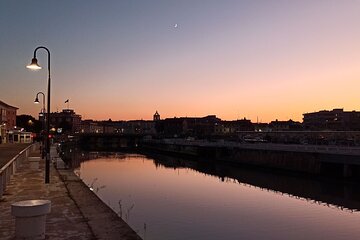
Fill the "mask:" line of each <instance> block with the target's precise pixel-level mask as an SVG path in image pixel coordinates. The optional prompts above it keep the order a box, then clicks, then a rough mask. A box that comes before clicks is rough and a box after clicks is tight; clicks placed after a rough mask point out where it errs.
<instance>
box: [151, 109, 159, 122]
mask: <svg viewBox="0 0 360 240" xmlns="http://www.w3.org/2000/svg"><path fill="white" fill-rule="evenodd" d="M153 120H154V121H160V114H159V113H158V111H156V112H155V114H154V118H153Z"/></svg>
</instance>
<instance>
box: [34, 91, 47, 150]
mask: <svg viewBox="0 0 360 240" xmlns="http://www.w3.org/2000/svg"><path fill="white" fill-rule="evenodd" d="M39 94H41V95H42V96H43V107H42V109H41V113H40V117H42V119H41V128H42V130H43V134H42V141H41V143H42V151H41V156H42V157H44V154H43V153H44V152H45V151H44V149H45V150H46V147H45V132H46V129H45V123H46V121H45V94H44V93H43V92H38V93H37V94H36V97H35V101H34V103H35V104H39V103H40V102H39Z"/></svg>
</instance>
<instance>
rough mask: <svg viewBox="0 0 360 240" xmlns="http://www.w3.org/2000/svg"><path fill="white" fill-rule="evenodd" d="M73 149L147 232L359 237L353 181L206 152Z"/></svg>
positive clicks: (112, 202) (85, 169)
mask: <svg viewBox="0 0 360 240" xmlns="http://www.w3.org/2000/svg"><path fill="white" fill-rule="evenodd" d="M73 157H74V161H73V162H72V164H73V166H74V167H76V166H80V168H79V169H78V172H79V174H80V176H81V178H83V180H84V182H86V183H87V184H88V185H89V186H90V185H91V187H92V188H93V190H94V191H95V192H97V194H98V195H99V196H100V197H101V198H102V199H103V201H104V202H105V203H107V204H108V205H109V206H111V207H112V208H113V209H114V211H115V212H117V213H118V214H119V215H120V216H122V218H123V219H125V220H126V221H127V222H128V223H129V224H130V225H131V226H132V227H133V228H134V229H135V230H137V231H138V232H139V234H140V235H142V236H146V239H240V238H241V239H307V238H309V239H316V238H328V239H354V238H359V237H360V230H359V229H358V227H357V226H358V224H359V223H360V216H359V214H358V212H357V211H358V210H359V209H360V200H359V199H360V194H359V191H360V190H359V187H358V185H357V184H354V183H352V184H345V183H340V182H336V181H330V180H322V181H319V180H315V179H312V178H305V177H300V176H284V175H281V174H274V173H271V172H266V171H257V170H253V169H243V168H235V167H233V166H226V165H218V164H215V163H209V162H207V161H206V160H205V159H203V160H199V161H189V160H184V159H180V158H174V157H167V156H151V157H149V156H148V157H146V156H144V155H138V154H121V153H117V154H102V153H77V154H74V155H73ZM90 159H92V160H90ZM94 159H96V160H94ZM95 179H96V180H95ZM339 210H340V211H339Z"/></svg>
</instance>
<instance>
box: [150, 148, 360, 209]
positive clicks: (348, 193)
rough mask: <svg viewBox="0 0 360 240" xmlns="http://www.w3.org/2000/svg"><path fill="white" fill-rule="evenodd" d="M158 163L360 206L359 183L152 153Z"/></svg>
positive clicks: (265, 188) (322, 202) (278, 191)
mask: <svg viewBox="0 0 360 240" xmlns="http://www.w3.org/2000/svg"><path fill="white" fill-rule="evenodd" d="M152 158H153V159H154V164H155V166H157V167H160V166H162V167H165V168H172V169H176V168H190V169H193V170H195V171H198V172H200V173H203V174H205V175H211V176H216V177H218V178H219V179H220V180H221V181H223V182H225V183H238V184H241V185H244V186H247V187H255V188H258V189H261V190H263V191H269V192H274V193H276V194H281V195H284V196H289V197H292V198H296V199H300V200H305V201H307V202H310V203H315V204H319V205H324V206H327V207H330V208H337V209H340V210H345V211H351V212H354V211H359V210H360V188H359V184H357V183H344V182H341V181H336V180H329V179H320V178H312V177H308V176H300V175H298V174H296V175H290V174H286V175H285V173H274V172H270V171H269V170H259V169H255V168H248V167H247V168H244V167H235V166H231V165H225V164H216V163H214V162H212V163H211V162H208V161H206V162H205V161H203V160H201V159H199V160H197V161H190V160H185V159H181V158H179V157H176V158H175V157H169V156H163V155H156V156H155V157H154V156H152Z"/></svg>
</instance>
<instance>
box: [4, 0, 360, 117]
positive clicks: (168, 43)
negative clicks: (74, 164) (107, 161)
mask: <svg viewBox="0 0 360 240" xmlns="http://www.w3.org/2000/svg"><path fill="white" fill-rule="evenodd" d="M174 24H178V27H177V28H174ZM0 31H1V34H0V51H1V58H0V100H2V101H5V102H7V103H9V104H11V105H15V106H17V107H19V113H20V114H21V113H26V114H31V115H34V116H36V115H37V112H38V111H39V108H40V107H39V106H38V105H34V104H33V100H34V97H35V94H36V93H37V92H38V91H46V84H47V71H46V61H47V60H46V53H45V52H40V51H39V52H38V59H39V63H40V65H42V66H43V67H44V68H45V69H43V70H41V71H38V72H31V71H29V70H27V69H26V68H25V67H24V66H25V65H27V64H28V63H29V62H30V60H31V58H32V55H33V50H34V49H35V48H36V47H37V46H39V45H44V46H46V47H48V48H49V49H50V51H51V54H52V56H51V60H52V106H51V107H52V110H54V111H56V109H58V110H59V111H60V110H61V109H62V108H64V107H66V105H65V104H64V101H65V100H66V99H70V107H71V108H74V109H75V110H76V112H78V113H79V114H81V115H83V118H93V119H108V118H112V119H113V120H119V119H151V118H152V115H153V113H154V112H155V110H158V111H159V113H160V114H161V116H162V117H174V116H178V117H179V116H205V115H207V114H216V115H217V116H218V117H220V118H222V119H237V118H243V117H246V118H249V119H251V120H253V121H256V119H257V117H258V118H259V120H261V121H263V122H267V121H271V120H274V119H281V120H287V119H289V118H292V119H295V120H301V118H302V114H303V113H305V112H312V111H318V110H322V109H332V108H335V107H342V108H345V110H360V109H359V102H360V94H359V91H360V1H358V0H344V1H340V0H338V1H334V0H312V1H311V0H304V1H281V0H279V1H270V0H266V1H265V0H264V1H253V0H248V1H213V0H207V1H205V0H203V1H196V0H193V1H187V0H185V1H172V0H166V1H165V0H164V1H156V0H154V1H145V0H144V1H140V0H139V1H134V0H133V1H120V0H119V1H115V0H113V1H89V0H87V1H85V0H83V1H80V0H77V1H74V0H71V1H70V0H62V1H55V0H49V1H16V0H2V1H1V2H0Z"/></svg>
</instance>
